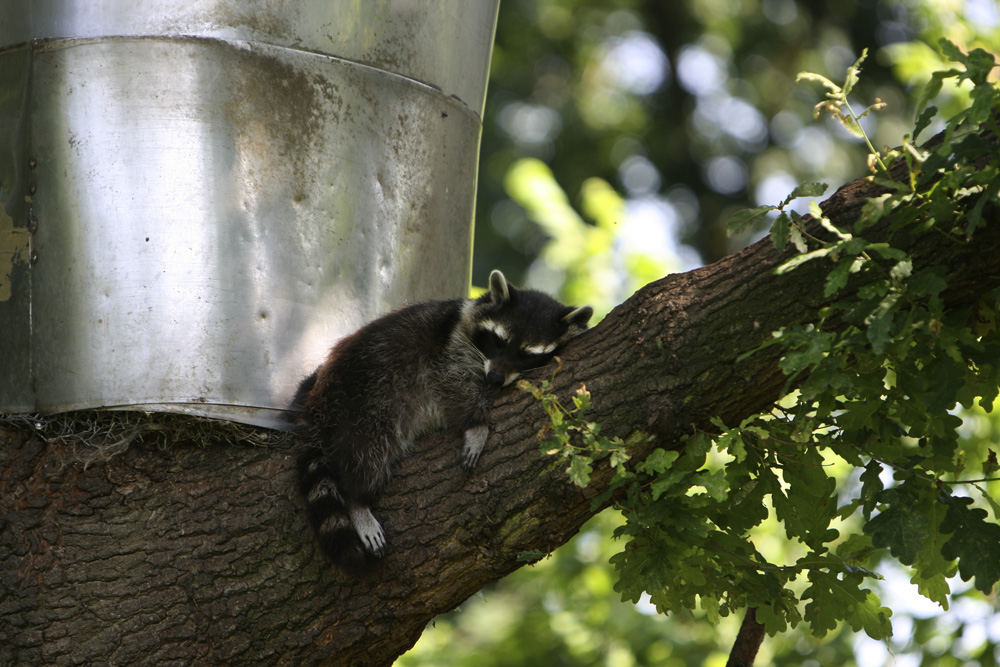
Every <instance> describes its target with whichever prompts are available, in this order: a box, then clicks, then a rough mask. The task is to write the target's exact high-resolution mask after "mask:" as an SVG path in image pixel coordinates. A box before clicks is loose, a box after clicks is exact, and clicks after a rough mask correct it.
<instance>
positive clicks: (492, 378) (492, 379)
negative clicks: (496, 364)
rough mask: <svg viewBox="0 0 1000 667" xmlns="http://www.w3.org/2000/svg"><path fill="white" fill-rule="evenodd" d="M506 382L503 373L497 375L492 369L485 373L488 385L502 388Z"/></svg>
mask: <svg viewBox="0 0 1000 667" xmlns="http://www.w3.org/2000/svg"><path fill="white" fill-rule="evenodd" d="M506 380H507V378H506V377H505V376H504V374H503V373H498V372H497V371H495V370H493V369H492V368H491V369H490V370H489V371H488V372H487V373H486V382H488V383H489V384H493V385H496V386H498V387H502V386H503V385H504V383H505V382H506Z"/></svg>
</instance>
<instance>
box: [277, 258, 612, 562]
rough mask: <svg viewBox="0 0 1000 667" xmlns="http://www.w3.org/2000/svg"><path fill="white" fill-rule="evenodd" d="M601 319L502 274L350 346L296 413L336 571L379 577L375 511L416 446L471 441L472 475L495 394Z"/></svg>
mask: <svg viewBox="0 0 1000 667" xmlns="http://www.w3.org/2000/svg"><path fill="white" fill-rule="evenodd" d="M592 314H593V309H592V308H591V307H590V306H583V307H580V308H573V307H571V306H565V305H563V304H561V303H559V302H558V301H556V300H555V299H553V298H552V297H550V296H548V295H546V294H543V293H541V292H537V291H534V290H527V289H525V290H521V289H515V288H514V287H513V286H512V285H510V283H508V282H507V280H506V278H504V275H503V274H502V273H501V272H500V271H493V273H491V274H490V285H489V292H488V293H486V294H484V295H483V296H481V297H479V298H478V299H454V300H450V301H431V302H428V303H420V304H415V305H412V306H407V307H405V308H401V309H399V310H396V311H394V312H391V313H389V314H388V315H385V316H383V317H380V318H379V319H376V320H374V321H372V322H370V323H368V324H367V325H365V326H364V327H362V328H361V329H359V330H358V331H356V332H355V333H353V334H351V335H349V336H347V337H345V338H343V339H342V340H340V341H339V342H338V343H337V344H336V345H335V346H334V347H333V349H332V350H331V351H330V354H329V356H328V357H327V359H326V361H325V362H324V363H323V364H322V365H321V366H320V367H319V369H318V370H317V371H316V372H315V373H313V374H312V375H310V376H309V377H307V378H306V379H305V380H304V381H303V382H302V384H301V385H300V386H299V389H298V392H297V394H296V396H295V399H294V400H293V402H292V406H291V409H292V410H293V411H294V412H295V414H297V416H298V417H297V419H298V422H299V424H300V429H301V431H300V432H301V434H302V438H303V440H304V441H305V444H306V445H307V447H305V450H304V453H303V455H302V456H301V458H300V460H299V468H298V474H299V491H300V493H301V494H302V496H303V497H304V499H305V502H306V508H307V513H308V519H309V523H310V525H311V526H312V528H313V531H314V532H315V534H316V537H317V539H318V541H319V544H320V547H321V548H322V550H323V551H324V552H325V553H326V554H327V555H328V556H329V557H330V559H331V560H332V561H333V562H334V563H335V564H336V565H338V566H339V567H340V568H341V569H343V570H344V571H346V572H348V573H349V574H353V575H364V574H366V573H367V572H369V571H370V569H371V567H372V566H373V565H374V564H375V563H377V562H378V558H379V557H380V556H381V555H382V554H383V552H384V550H385V546H386V539H385V535H384V533H383V531H382V527H381V525H380V524H379V522H378V521H377V520H376V519H375V517H374V516H373V515H372V512H371V507H372V505H373V504H374V503H375V501H376V500H377V499H378V498H379V497H380V496H381V494H382V492H383V490H384V489H385V486H386V484H387V483H388V482H389V478H390V475H391V471H392V467H393V464H394V463H396V462H397V461H398V460H399V459H400V458H402V457H403V456H404V455H405V454H406V453H407V451H408V450H409V449H410V447H411V446H412V445H413V442H414V440H415V439H416V438H418V437H420V436H421V435H423V434H425V433H427V432H429V431H432V430H435V429H450V430H453V431H456V432H460V433H463V434H464V447H463V448H462V452H461V457H460V458H461V466H462V468H464V469H465V470H466V471H470V470H472V468H473V466H475V464H476V461H477V460H478V459H479V455H480V453H481V452H482V450H483V446H484V445H485V444H486V437H487V435H488V433H489V428H488V425H487V411H488V410H489V408H490V405H491V403H492V398H493V395H494V393H495V392H496V391H497V390H498V389H499V388H500V387H504V386H507V385H509V384H511V383H512V382H513V381H514V380H515V379H516V378H517V377H518V375H519V374H520V373H522V372H524V371H527V370H530V369H533V368H537V367H540V366H542V365H544V364H545V363H546V362H548V361H549V360H550V359H551V358H552V356H553V355H554V354H555V352H556V350H557V349H559V347H560V346H561V345H562V344H563V343H565V342H566V341H567V340H569V339H570V338H572V337H573V336H575V335H577V334H579V333H581V332H582V331H584V330H585V329H586V328H587V322H588V321H589V320H590V317H591V315H592Z"/></svg>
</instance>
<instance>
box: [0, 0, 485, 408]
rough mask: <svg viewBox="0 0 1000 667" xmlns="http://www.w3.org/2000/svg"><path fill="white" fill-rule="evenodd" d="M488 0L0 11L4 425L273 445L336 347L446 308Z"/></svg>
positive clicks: (466, 219) (478, 103) (104, 5)
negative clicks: (185, 433)
mask: <svg viewBox="0 0 1000 667" xmlns="http://www.w3.org/2000/svg"><path fill="white" fill-rule="evenodd" d="M496 11H497V1H496V0H489V1H486V0H476V1H475V2H468V1H467V0H419V2H417V1H413V0H380V1H371V2H363V3H362V2H354V1H352V0H315V1H308V0H305V1H302V2H297V3H274V2H268V1H267V0H254V1H248V0H216V1H210V0H205V1H195V0H173V1H171V0H157V1H150V2H144V3H134V2H131V0H106V1H104V2H100V3H83V2H65V1H64V0H59V1H57V0H43V1H39V0H10V1H8V2H7V3H6V7H5V9H4V20H3V22H2V24H0V146H2V147H3V148H2V150H0V413H18V412H30V411H41V412H50V413H51V412H61V411H67V410H74V409H82V408H95V407H108V408H129V409H141V410H153V411H169V412H183V413H189V414H196V415H203V416H210V417H219V418H224V419H228V420H232V421H239V422H244V423H250V424H256V425H262V426H277V425H279V424H280V423H281V419H280V416H281V411H282V409H283V408H284V407H285V405H287V402H288V400H289V399H290V397H291V395H292V393H293V392H294V389H295V386H296V384H297V383H298V381H299V380H300V379H301V378H302V377H303V376H304V375H306V374H307V373H308V372H310V370H311V369H312V368H314V367H315V366H316V365H317V364H318V363H319V362H320V361H321V360H322V358H323V356H324V355H325V353H326V351H327V350H328V348H329V346H330V345H331V344H332V342H333V341H334V340H336V339H337V338H338V337H340V336H342V335H344V334H345V333H348V332H349V331H351V330H353V329H355V328H357V326H359V325H360V324H361V323H363V322H365V321H367V320H369V319H371V318H373V317H375V316H376V315H378V314H380V313H383V312H385V311H387V310H389V309H391V308H393V307H396V306H399V305H401V304H403V303H406V302H412V301H419V300H424V299H430V298H442V297H448V296H459V295H462V294H463V293H464V292H465V290H466V289H467V286H468V281H469V275H470V263H471V243H472V227H471V221H472V215H473V204H474V198H475V182H476V169H477V162H478V150H479V138H480V132H481V116H482V109H483V102H484V97H485V90H486V78H487V72H488V69H489V60H490V54H491V49H492V43H493V30H494V27H495V22H496Z"/></svg>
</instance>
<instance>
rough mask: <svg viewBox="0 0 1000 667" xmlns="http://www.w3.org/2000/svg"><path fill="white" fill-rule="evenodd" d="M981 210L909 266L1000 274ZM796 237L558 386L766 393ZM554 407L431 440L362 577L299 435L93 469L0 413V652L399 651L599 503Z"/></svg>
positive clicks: (657, 287) (189, 655) (611, 340)
mask: <svg viewBox="0 0 1000 667" xmlns="http://www.w3.org/2000/svg"><path fill="white" fill-rule="evenodd" d="M873 194H876V193H875V192H874V190H873V189H872V187H871V186H870V185H869V184H867V183H866V182H865V181H864V180H858V181H856V182H854V183H851V184H849V185H848V186H846V187H845V188H842V189H841V190H840V191H839V192H837V193H836V194H835V195H834V196H833V197H831V198H830V199H829V200H828V201H827V202H826V203H824V205H823V209H824V211H825V213H826V215H827V216H828V217H829V218H831V219H832V220H833V221H834V222H835V223H836V224H838V225H843V226H850V223H851V222H852V221H853V220H854V219H855V218H856V217H857V214H858V212H859V210H860V207H861V205H862V204H863V203H864V201H865V200H866V198H867V197H869V196H871V195H873ZM988 215H989V220H988V223H987V224H986V225H985V227H984V228H983V229H981V230H980V233H977V235H976V238H975V239H974V241H972V242H947V243H944V242H942V241H941V240H940V237H939V236H937V235H934V234H932V233H930V234H923V235H920V236H915V237H913V239H912V241H911V242H910V246H909V247H907V248H906V249H907V250H908V251H909V252H910V253H911V254H912V255H913V258H914V268H915V269H916V268H919V267H921V266H928V265H938V264H941V265H945V266H947V267H948V269H949V272H950V283H949V284H950V285H951V287H950V291H949V292H948V293H947V294H946V299H947V302H948V305H949V307H951V308H963V307H967V306H969V305H970V304H972V303H974V302H975V300H976V299H977V298H978V297H979V296H980V295H982V294H983V293H985V292H986V291H987V290H990V289H992V288H994V287H996V286H997V285H998V284H1000V270H998V266H997V260H996V258H997V257H1000V224H998V220H997V217H998V216H997V212H996V209H995V208H991V209H990V210H989V211H988ZM887 234H888V232H885V231H884V230H883V231H882V232H878V231H877V230H868V231H866V238H869V240H872V241H876V240H879V238H878V237H879V236H881V237H882V238H885V237H886V236H887ZM902 240H903V239H901V238H895V239H893V241H894V242H896V243H897V244H898V243H899V242H900V241H902ZM784 258H785V257H783V256H782V255H781V254H780V253H778V252H777V251H775V249H774V248H773V246H772V244H771V242H770V240H769V239H765V240H764V241H761V242H759V243H757V244H754V245H753V246H750V247H749V248H747V249H745V250H744V251H742V252H740V253H737V254H735V255H732V256H730V257H727V258H725V259H723V260H721V261H719V262H717V263H715V264H713V265H711V266H707V267H703V268H701V269H697V270H695V271H691V272H688V273H685V274H681V275H670V276H667V277H666V278H664V279H662V280H660V281H657V282H655V283H652V284H650V285H647V286H646V287H644V288H643V289H641V290H639V291H638V292H637V293H636V294H635V295H634V296H633V297H632V298H630V299H629V300H628V301H627V302H626V303H624V304H622V305H621V306H620V307H618V308H617V309H615V310H614V311H613V312H612V313H611V314H610V315H608V317H607V318H605V320H604V321H602V322H601V323H600V324H599V325H598V326H596V327H595V328H594V329H592V330H591V331H589V332H588V333H587V334H585V335H583V336H581V337H580V338H578V339H576V340H575V341H574V342H573V343H572V345H571V346H570V347H569V348H568V349H567V350H566V351H565V354H564V357H563V361H564V368H563V370H562V371H561V372H560V373H559V374H558V375H556V377H555V380H554V385H553V386H554V388H555V390H556V393H557V394H559V395H562V396H565V395H568V394H570V393H571V392H572V391H573V390H574V389H575V388H576V387H578V386H579V383H580V382H586V383H587V386H588V388H589V389H590V391H591V393H592V396H593V399H592V408H591V410H590V412H589V413H588V418H589V419H593V420H595V421H599V422H600V423H602V425H603V432H605V433H609V434H616V435H622V436H625V435H627V434H629V433H631V432H633V431H635V430H644V431H647V432H650V433H652V434H654V435H655V436H656V444H658V445H659V446H663V447H678V446H679V442H680V439H681V438H682V437H683V436H684V435H685V434H687V433H689V432H690V431H691V430H692V428H693V427H694V428H701V427H705V426H706V425H707V423H708V418H709V417H710V416H714V415H717V416H720V417H721V418H722V419H723V420H724V421H725V422H727V423H736V422H738V421H739V420H741V419H743V418H744V417H746V416H748V415H750V414H753V413H756V412H759V411H761V410H763V409H765V408H766V407H767V406H768V405H770V404H771V402H773V401H774V400H775V399H776V398H777V397H778V393H779V391H780V389H781V387H782V385H783V383H784V382H785V378H784V376H783V375H782V374H781V373H780V371H779V370H778V369H777V367H776V363H775V362H776V356H775V355H776V354H777V352H776V351H774V350H770V349H769V350H765V351H764V352H761V353H758V354H755V355H752V356H750V357H749V358H747V359H746V360H743V361H741V362H737V358H738V357H739V356H740V355H741V354H743V353H744V352H747V351H748V350H751V349H754V348H755V347H757V346H758V345H759V344H760V343H762V342H764V341H765V340H766V339H768V338H769V337H770V334H771V332H772V331H774V330H776V329H778V328H779V327H781V326H787V325H790V324H794V323H798V322H805V321H809V320H811V319H814V316H815V313H816V311H817V309H818V308H820V307H822V306H824V305H825V304H826V301H825V300H824V299H823V297H822V280H823V278H824V277H825V274H826V271H827V267H825V266H823V265H822V264H821V262H819V261H817V262H812V263H810V264H807V265H804V266H803V267H801V268H800V269H798V270H796V271H795V272H793V273H792V274H790V275H785V276H776V275H774V272H773V271H774V268H775V267H776V266H778V265H779V264H780V263H781V261H782V260H783V259H784ZM551 372H552V369H551V368H549V369H546V370H544V371H541V372H540V373H539V374H538V375H539V376H543V375H545V374H551ZM545 421H546V417H545V414H544V412H543V411H542V410H541V408H540V406H539V405H538V404H537V403H536V402H535V401H534V399H533V398H531V397H530V396H529V395H527V394H524V393H522V392H519V391H517V390H516V389H511V390H509V391H507V392H506V393H504V394H503V395H502V397H501V398H500V399H499V400H498V402H497V405H496V406H495V409H494V411H493V413H492V415H491V434H490V438H489V441H488V443H487V446H486V450H485V452H484V454H483V457H482V459H481V460H480V462H479V464H478V467H477V469H476V470H475V471H474V472H473V473H472V474H471V475H467V474H465V473H463V472H462V470H461V469H460V468H459V452H460V449H461V444H460V443H459V442H458V441H457V439H453V438H446V437H444V436H442V435H433V436H430V437H427V438H424V439H423V440H422V441H421V442H420V443H418V446H417V448H416V452H415V453H414V455H413V456H412V457H411V458H409V459H408V460H407V461H405V462H404V463H403V465H402V466H401V467H400V470H399V471H398V474H397V475H396V477H395V479H394V482H393V483H392V484H391V485H390V487H389V490H388V494H387V496H386V497H385V498H384V499H383V501H382V502H381V503H380V505H379V506H378V507H376V508H375V513H376V515H377V516H378V517H379V519H380V521H382V525H383V527H384V528H385V530H386V534H387V536H388V540H389V549H388V555H387V556H386V557H385V559H384V562H383V564H382V565H381V566H380V568H379V569H378V570H377V571H376V572H375V574H374V575H373V576H372V577H371V578H369V579H368V580H364V581H357V580H349V579H347V578H346V577H344V576H343V575H341V574H340V573H339V572H338V571H336V570H334V569H333V568H331V567H330V566H328V565H327V564H325V563H324V562H323V560H322V558H321V556H320V554H319V552H318V550H317V549H316V547H315V545H314V544H313V538H312V535H311V534H310V533H309V531H308V529H307V526H306V523H305V520H304V518H303V507H302V503H301V502H300V500H299V499H298V498H296V497H295V494H294V493H293V489H294V483H293V468H294V453H293V452H292V451H291V450H288V449H275V448H261V447H253V446H249V445H247V446H235V447H234V446H231V445H227V444H224V443H222V442H219V443H215V444H211V445H209V446H207V447H197V446H194V445H177V446H174V447H171V448H169V449H161V448H157V447H153V446H149V445H140V446H135V445H133V446H132V447H131V448H130V449H129V450H128V451H126V452H125V453H124V454H122V455H120V456H117V457H115V458H113V459H112V460H110V461H108V462H105V463H101V464H95V465H91V466H90V467H88V468H86V469H85V468H83V467H82V466H79V465H75V464H70V463H68V461H70V460H71V459H72V456H71V454H72V453H71V452H68V451H66V450H65V448H64V447H62V446H60V445H58V444H56V443H46V442H44V441H43V440H41V439H40V438H38V437H37V436H36V435H33V434H28V433H23V432H18V431H0V663H3V664H14V663H16V664H43V663H44V664H52V663H62V662H71V661H93V662H96V661H101V662H103V661H112V662H116V663H130V664H146V663H152V662H156V661H159V660H167V659H173V660H179V661H186V662H189V661H197V662H218V663H260V662H268V663H274V662H277V663H281V664H300V663H307V664H313V663H317V662H327V663H329V664H354V665H364V664H370V665H389V664H391V663H392V662H393V660H394V659H395V657H396V656H398V655H399V654H401V653H402V652H404V651H405V650H407V649H408V648H409V647H410V646H412V644H413V643H414V642H415V641H416V639H417V638H418V637H419V635H420V633H421V631H422V630H423V627H424V626H425V624H426V623H427V622H428V621H429V620H430V619H432V618H433V617H434V616H435V615H437V614H440V613H442V612H445V611H448V610H450V609H453V608H454V607H455V606H457V605H458V604H460V603H461V602H463V601H464V600H465V599H466V598H468V597H469V596H470V595H472V594H473V593H475V592H476V591H478V590H480V589H481V588H483V587H484V586H485V585H487V584H489V583H491V582H493V581H496V580H497V579H499V578H501V577H503V576H504V575H506V574H508V573H510V572H511V571H513V570H514V569H516V568H517V567H519V566H520V565H521V563H519V561H518V554H519V553H521V552H527V551H542V552H546V551H550V550H552V549H555V548H556V547H558V546H559V545H561V544H563V543H564V542H566V541H567V540H568V539H569V538H570V537H572V536H573V535H574V534H575V533H576V532H577V531H578V530H579V528H580V526H581V525H582V524H583V523H584V522H585V521H586V520H587V519H588V518H589V517H591V516H592V515H593V514H594V512H595V510H594V509H592V508H591V498H593V497H594V496H595V495H596V494H598V493H600V492H601V491H602V490H604V489H605V488H606V487H607V484H608V481H609V478H610V472H609V470H608V468H607V466H606V465H603V464H601V463H600V462H599V463H598V464H597V466H596V468H595V472H594V475H593V477H592V482H591V486H590V487H589V488H587V489H585V490H580V489H578V488H576V487H574V486H573V485H572V484H571V483H570V482H569V481H568V479H567V477H566V475H565V474H564V472H563V470H562V469H561V468H562V465H561V464H559V463H558V462H557V461H556V460H555V459H554V458H552V457H546V456H544V455H543V454H541V453H540V452H539V448H538V443H537V439H536V433H537V431H538V430H539V429H540V428H541V427H542V426H543V424H544V423H545ZM640 454H641V453H640Z"/></svg>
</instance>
